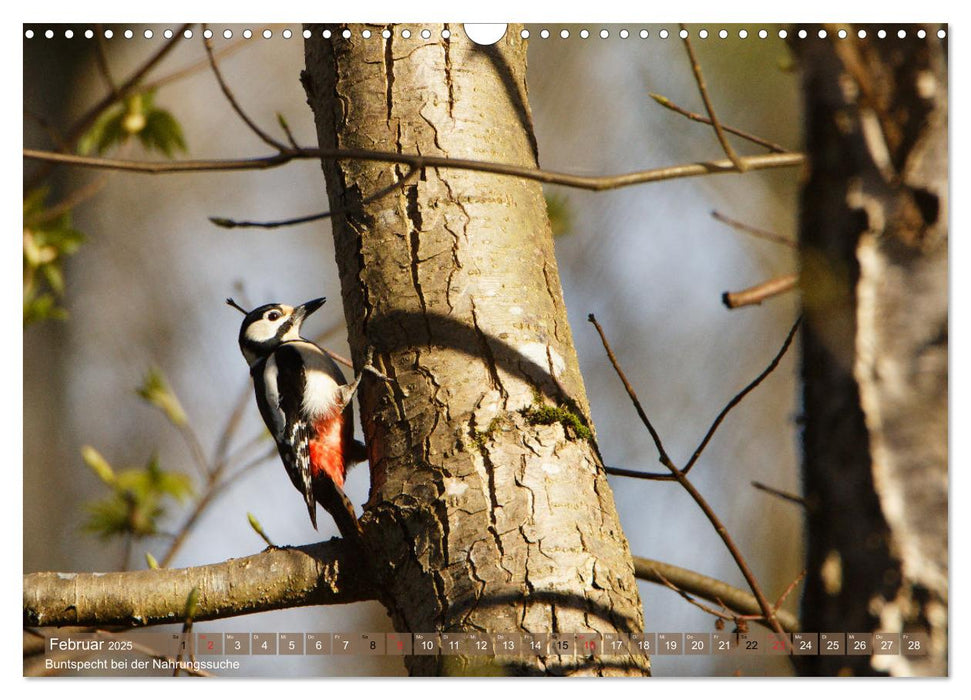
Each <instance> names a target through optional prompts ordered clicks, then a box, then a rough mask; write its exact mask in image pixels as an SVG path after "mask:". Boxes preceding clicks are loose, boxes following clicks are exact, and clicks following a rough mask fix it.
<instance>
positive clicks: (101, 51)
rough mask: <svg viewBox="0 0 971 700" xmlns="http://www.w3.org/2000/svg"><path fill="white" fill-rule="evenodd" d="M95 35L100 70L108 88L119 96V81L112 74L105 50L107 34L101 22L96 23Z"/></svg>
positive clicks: (96, 55)
mask: <svg viewBox="0 0 971 700" xmlns="http://www.w3.org/2000/svg"><path fill="white" fill-rule="evenodd" d="M94 36H95V38H96V39H97V41H96V43H95V57H96V58H97V60H98V70H99V71H100V72H101V77H102V78H104V80H105V84H106V85H107V86H108V90H110V91H111V94H112V95H114V96H115V97H116V98H117V96H118V83H117V82H115V78H114V76H113V75H112V74H111V67H110V66H109V65H108V55H107V52H106V51H105V36H104V32H103V31H102V28H101V25H100V24H96V25H94Z"/></svg>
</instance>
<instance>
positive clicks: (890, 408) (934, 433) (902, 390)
mask: <svg viewBox="0 0 971 700" xmlns="http://www.w3.org/2000/svg"><path fill="white" fill-rule="evenodd" d="M807 29H808V30H809V35H810V38H808V39H799V40H795V41H794V42H793V48H794V49H795V50H796V52H797V53H798V54H799V57H800V60H801V63H802V68H803V71H804V76H805V78H804V79H805V83H804V88H805V105H806V106H805V113H806V141H807V144H806V148H807V155H808V157H809V170H810V176H809V179H808V181H807V182H806V185H805V189H804V191H803V198H802V212H801V228H800V237H801V246H800V247H801V251H802V284H803V295H804V301H805V305H806V315H807V320H808V323H807V325H806V328H805V332H804V335H803V370H802V373H803V381H804V384H805V432H804V435H803V445H804V449H805V462H804V467H803V468H804V479H805V494H806V499H807V505H808V516H807V529H808V557H809V562H808V568H809V575H808V576H807V579H806V588H805V594H804V598H803V605H802V619H803V629H804V630H806V631H810V632H813V631H818V632H861V633H866V632H874V631H883V632H906V633H926V634H927V635H928V639H927V640H926V641H929V643H930V646H929V649H928V651H929V652H930V653H929V655H928V656H923V657H914V656H907V655H891V656H882V655H874V656H868V655H867V656H826V655H823V656H806V657H797V658H798V659H799V660H800V661H801V662H803V664H804V665H803V670H804V671H806V672H808V673H813V674H823V675H832V674H837V673H853V674H874V673H892V674H894V675H943V674H946V673H947V598H948V592H947V570H948V566H947V336H948V334H947V327H948V326H947V304H948V298H947V235H948V234H947V191H948V190H947V90H948V85H947V47H946V43H945V42H944V41H942V40H940V39H938V38H937V37H936V31H937V30H936V28H926V31H927V35H928V36H927V38H925V39H919V38H918V37H917V36H916V31H917V29H918V27H915V26H908V27H905V29H906V30H907V33H908V37H907V38H906V39H898V38H897V37H891V38H888V39H885V40H881V39H878V38H877V37H876V30H877V28H876V27H872V28H871V27H866V29H867V31H868V35H869V38H866V39H858V38H856V36H855V33H856V30H857V29H858V27H854V29H853V31H852V32H851V34H850V36H849V38H846V39H837V38H835V37H833V38H831V39H816V38H815V37H816V34H817V31H818V29H819V28H818V27H812V28H807ZM894 31H896V30H894ZM829 33H830V35H831V36H832V35H833V34H834V32H833V31H830V32H829Z"/></svg>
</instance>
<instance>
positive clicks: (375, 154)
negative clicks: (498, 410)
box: [23, 148, 806, 192]
mask: <svg viewBox="0 0 971 700" xmlns="http://www.w3.org/2000/svg"><path fill="white" fill-rule="evenodd" d="M23 156H24V158H30V159H33V160H40V161H44V162H47V163H61V164H65V165H75V166H79V167H87V168H103V169H109V170H124V171H127V172H134V173H145V174H151V175H158V174H167V173H192V172H226V171H236V170H266V169H269V168H277V167H280V166H281V165H285V164H286V163H289V162H290V161H293V160H309V159H327V160H365V161H376V162H386V163H404V164H407V165H411V166H413V167H415V168H418V169H421V168H453V169H455V170H471V171H475V172H482V173H491V174H494V175H509V176H512V177H518V178H522V179H524V180H534V181H537V182H543V183H546V184H550V185H563V186H564V187H574V188H577V189H582V190H591V191H594V192H602V191H604V190H613V189H618V188H621V187H629V186H631V185H640V184H644V183H648V182H660V181H663V180H675V179H678V178H685V177H699V176H703V175H721V174H726V173H737V172H738V168H737V167H736V166H735V164H734V163H732V162H731V161H730V160H727V159H722V160H715V161H708V162H704V163H685V164H682V165H672V166H668V167H664V168H653V169H650V170H638V171H635V172H630V173H623V174H620V175H601V176H585V175H572V174H570V173H561V172H555V171H550V170H541V169H539V168H530V167H525V166H519V165H512V164H508V163H493V162H490V161H480V160H466V159H461V158H446V157H443V156H425V155H413V154H408V153H385V152H381V151H369V150H364V149H336V148H300V149H293V148H287V149H286V150H285V151H283V152H281V153H275V154H273V155H270V156H262V157H256V158H240V159H224V160H219V159H216V160H180V161H139V160H120V159H114V158H100V157H96V156H78V155H74V154H68V153H55V152H53V151H41V150H36V149H32V148H25V149H23ZM741 160H742V162H743V163H744V164H745V168H746V169H747V170H765V169H768V168H789V167H793V166H797V165H802V164H803V163H804V162H805V160H806V157H805V156H804V155H803V154H801V153H768V154H766V155H761V156H743V157H742V158H741Z"/></svg>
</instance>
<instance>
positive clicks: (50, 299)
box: [23, 187, 84, 326]
mask: <svg viewBox="0 0 971 700" xmlns="http://www.w3.org/2000/svg"><path fill="white" fill-rule="evenodd" d="M46 196H47V189H46V188H43V187H42V188H38V189H36V190H33V191H32V192H29V193H27V195H26V196H25V197H24V205H23V206H24V229H23V261H24V326H27V325H29V324H31V323H35V322H37V321H42V320H45V319H48V318H66V317H67V312H66V311H65V310H64V309H60V308H58V306H57V300H58V298H59V297H61V295H62V294H63V293H64V272H63V268H62V264H63V260H64V258H65V257H66V256H68V255H73V254H74V253H75V252H77V250H78V248H79V247H80V246H81V243H82V242H83V241H84V235H83V234H81V232H79V231H77V230H76V229H74V228H72V227H71V213H70V211H64V212H62V213H60V214H58V215H56V216H50V215H49V214H48V211H47V209H46V208H45V198H46Z"/></svg>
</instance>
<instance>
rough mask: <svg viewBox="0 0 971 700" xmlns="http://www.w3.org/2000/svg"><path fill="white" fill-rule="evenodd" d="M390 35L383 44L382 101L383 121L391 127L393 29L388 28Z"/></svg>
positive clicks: (392, 104) (392, 103)
mask: <svg viewBox="0 0 971 700" xmlns="http://www.w3.org/2000/svg"><path fill="white" fill-rule="evenodd" d="M388 29H389V30H390V32H391V34H390V36H388V38H387V40H386V41H385V42H384V84H385V92H384V100H385V109H386V113H387V116H386V117H385V120H386V122H387V124H388V126H391V113H392V110H393V108H394V52H393V51H392V48H391V40H392V38H393V37H394V27H392V26H389V27H388Z"/></svg>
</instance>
